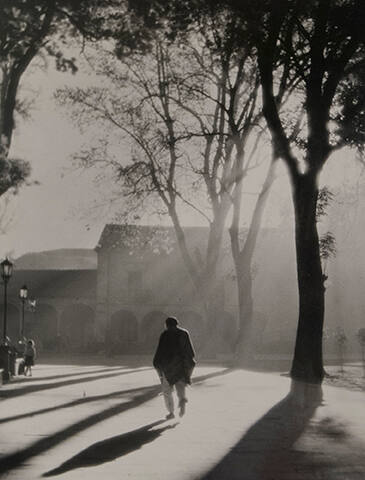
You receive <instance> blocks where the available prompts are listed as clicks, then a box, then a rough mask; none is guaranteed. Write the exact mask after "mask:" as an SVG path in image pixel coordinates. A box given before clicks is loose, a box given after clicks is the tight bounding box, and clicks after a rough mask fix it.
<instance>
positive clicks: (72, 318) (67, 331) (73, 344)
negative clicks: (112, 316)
mask: <svg viewBox="0 0 365 480" xmlns="http://www.w3.org/2000/svg"><path fill="white" fill-rule="evenodd" d="M94 316H95V314H94V310H93V309H92V308H91V307H89V306H88V305H83V304H73V305H70V306H68V307H66V308H65V310H64V311H63V312H62V315H61V321H60V336H61V343H62V345H63V346H64V349H65V350H66V351H67V350H68V351H73V352H82V351H84V350H85V349H86V348H87V346H88V344H89V343H92V342H93V339H94Z"/></svg>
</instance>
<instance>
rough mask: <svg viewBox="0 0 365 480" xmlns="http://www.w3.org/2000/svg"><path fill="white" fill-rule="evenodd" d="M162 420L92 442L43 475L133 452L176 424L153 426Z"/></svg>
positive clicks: (103, 461)
mask: <svg viewBox="0 0 365 480" xmlns="http://www.w3.org/2000/svg"><path fill="white" fill-rule="evenodd" d="M164 422H165V420H159V421H157V422H154V423H150V424H149V425H145V426H143V427H141V428H138V429H137V430H132V431H131V432H127V433H123V434H122V435H117V436H116V437H112V438H108V439H106V440H102V441H101V442H97V443H94V444H93V445H90V447H88V448H86V449H85V450H82V451H81V452H80V453H78V454H77V455H75V456H74V457H72V458H70V459H69V460H67V461H66V462H64V463H63V464H62V465H60V466H59V467H57V468H55V469H53V470H50V471H49V472H46V473H44V474H43V477H51V476H53V475H60V474H61V473H65V472H68V471H70V470H73V469H75V468H81V467H92V466H96V465H100V464H102V463H106V462H111V461H112V460H115V459H116V458H119V457H122V456H124V455H127V454H128V453H131V452H134V451H135V450H138V449H140V448H141V447H142V446H143V445H145V444H146V443H150V442H152V441H153V440H156V438H158V437H159V436H160V435H161V434H162V433H163V432H164V431H166V430H169V429H171V428H174V427H176V425H177V423H175V424H173V425H166V426H164V427H162V428H154V427H157V426H158V425H161V424H162V423H164Z"/></svg>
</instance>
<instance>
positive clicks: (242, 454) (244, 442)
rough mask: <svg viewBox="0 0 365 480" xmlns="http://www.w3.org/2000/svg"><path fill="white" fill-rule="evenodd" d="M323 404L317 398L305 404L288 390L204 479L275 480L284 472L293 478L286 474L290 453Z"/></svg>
mask: <svg viewBox="0 0 365 480" xmlns="http://www.w3.org/2000/svg"><path fill="white" fill-rule="evenodd" d="M320 403H321V400H320V398H318V399H316V400H314V401H312V402H309V403H308V404H306V405H305V406H304V405H302V404H300V403H298V401H297V398H296V396H295V395H293V394H292V393H289V394H288V395H287V396H286V397H285V398H284V399H283V400H281V401H280V402H279V403H277V404H276V405H275V406H274V407H272V408H271V409H270V410H269V411H268V412H267V413H266V414H265V415H264V416H263V417H262V418H261V419H260V420H258V422H256V423H255V424H254V425H253V426H252V427H251V428H250V429H249V430H248V431H247V432H246V434H245V435H244V436H243V437H242V438H241V440H239V442H238V443H237V444H236V445H235V446H234V447H233V448H232V449H231V450H230V451H229V453H228V454H227V455H226V456H225V457H224V458H223V459H222V460H221V461H220V462H219V463H218V464H217V465H216V466H215V467H214V468H213V469H212V470H210V471H209V472H208V473H207V474H206V475H204V477H203V478H202V480H228V479H229V480H238V479H239V480H242V479H244V480H273V479H281V478H282V475H281V473H283V472H285V477H284V478H292V479H293V480H294V478H296V477H295V476H293V477H290V476H289V477H288V476H287V473H288V472H287V468H288V461H287V460H288V453H289V452H290V449H291V447H292V446H293V444H294V443H295V441H296V440H297V439H298V438H299V437H300V436H301V434H302V433H303V431H304V430H305V428H306V426H307V425H308V423H309V421H310V419H311V418H312V416H313V415H314V412H315V410H316V408H317V407H318V406H319V405H320ZM243 408H244V407H243ZM293 473H294V472H293Z"/></svg>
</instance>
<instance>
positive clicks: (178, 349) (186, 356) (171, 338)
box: [153, 317, 196, 420]
mask: <svg viewBox="0 0 365 480" xmlns="http://www.w3.org/2000/svg"><path fill="white" fill-rule="evenodd" d="M165 323H166V330H165V331H164V332H162V334H161V336H160V340H159V343H158V347H157V350H156V353H155V356H154V358H153V366H154V367H155V368H156V370H157V373H158V375H159V377H160V380H161V384H162V393H163V395H164V400H165V404H166V408H167V411H168V414H167V415H166V419H167V420H169V419H171V418H175V415H174V399H173V396H172V392H173V387H174V386H175V388H176V393H177V397H178V400H179V409H180V412H179V414H180V417H182V416H183V415H184V414H185V406H186V402H187V398H186V395H185V387H186V385H187V384H190V383H191V374H192V372H193V369H194V366H195V363H196V362H195V360H194V356H195V353H194V348H193V345H192V343H191V340H190V336H189V332H188V331H187V330H185V329H183V328H180V327H178V321H177V319H176V318H175V317H168V318H167V319H166V322H165Z"/></svg>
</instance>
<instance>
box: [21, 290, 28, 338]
mask: <svg viewBox="0 0 365 480" xmlns="http://www.w3.org/2000/svg"><path fill="white" fill-rule="evenodd" d="M19 298H20V300H21V301H22V324H21V328H20V338H21V340H23V337H24V304H25V301H26V299H27V298H28V289H27V286H26V285H23V286H22V288H21V289H20V290H19Z"/></svg>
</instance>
